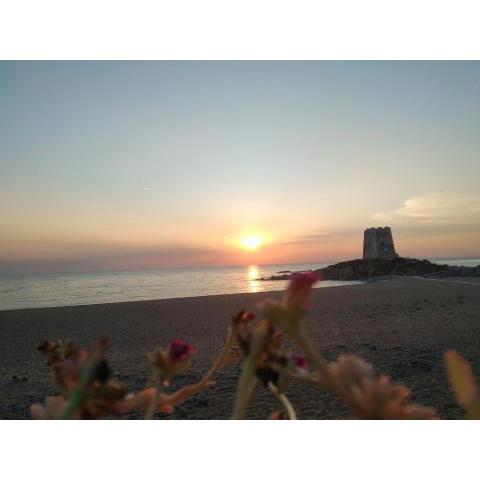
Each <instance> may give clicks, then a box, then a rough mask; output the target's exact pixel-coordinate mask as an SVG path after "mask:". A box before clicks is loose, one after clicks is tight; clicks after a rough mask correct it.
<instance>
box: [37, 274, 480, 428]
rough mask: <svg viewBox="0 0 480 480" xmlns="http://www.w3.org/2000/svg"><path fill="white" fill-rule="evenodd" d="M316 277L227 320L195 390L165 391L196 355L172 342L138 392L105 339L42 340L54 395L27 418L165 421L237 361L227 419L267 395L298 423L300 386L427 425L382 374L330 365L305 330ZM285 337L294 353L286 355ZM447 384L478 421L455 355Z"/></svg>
mask: <svg viewBox="0 0 480 480" xmlns="http://www.w3.org/2000/svg"><path fill="white" fill-rule="evenodd" d="M318 280H319V278H318V277H317V276H316V275H315V274H314V273H312V272H307V273H302V274H296V275H294V276H292V279H291V282H290V284H289V286H288V288H287V290H286V291H285V294H284V296H283V298H282V299H281V300H280V301H268V302H265V303H264V304H263V305H261V312H262V315H261V317H260V318H257V317H256V316H255V315H254V314H253V313H250V312H246V311H245V310H242V311H240V312H239V313H238V314H237V315H235V316H233V317H232V319H231V321H230V325H229V328H228V332H227V336H226V338H225V341H224V345H223V347H222V349H221V351H220V353H219V354H218V356H217V358H216V359H215V361H214V362H213V365H212V367H211V368H210V370H208V372H207V373H206V374H205V376H204V377H203V378H202V379H201V380H200V381H199V382H198V383H195V384H191V385H186V386H184V387H182V388H180V389H178V390H176V391H173V392H171V391H169V388H170V386H171V383H172V382H171V381H172V378H173V377H175V376H176V375H179V374H182V373H183V372H184V371H185V370H186V369H187V368H188V367H189V366H190V363H191V360H192V357H193V355H194V353H195V352H196V350H195V348H194V347H193V346H191V345H189V344H187V343H185V342H183V341H181V340H178V339H173V340H172V341H171V342H170V344H169V345H168V346H167V347H166V348H156V349H155V350H153V351H152V352H150V353H148V354H147V358H148V360H149V362H150V365H151V370H152V375H151V379H150V386H148V387H146V388H145V389H143V390H141V391H139V392H136V393H127V389H126V388H125V386H123V385H122V384H121V383H120V382H118V381H117V380H115V379H113V378H111V373H110V368H109V366H108V363H107V360H106V357H105V353H106V347H107V341H106V339H101V340H100V341H99V342H97V343H96V344H94V345H93V346H92V347H91V348H90V349H89V350H80V349H79V348H78V347H77V345H76V344H75V343H73V342H72V341H67V342H62V341H47V342H44V343H43V344H42V345H41V346H40V347H39V350H40V352H41V353H43V354H44V355H45V356H46V357H47V363H48V364H49V365H50V366H51V367H52V369H53V373H54V379H55V384H56V386H57V388H58V390H59V395H57V396H54V397H48V398H47V399H46V401H45V403H44V404H43V405H40V404H35V405H32V407H31V413H32V416H33V418H39V419H59V418H63V419H67V418H72V419H77V418H78V419H84V418H101V417H105V416H118V415H123V414H125V413H127V412H130V411H132V410H140V411H143V412H145V418H147V419H150V418H153V416H154V415H155V414H156V413H157V412H161V413H164V414H170V413H172V412H173V410H174V408H175V406H177V405H179V404H181V403H183V402H185V401H186V400H187V399H188V398H190V397H191V396H193V395H195V394H197V393H199V392H201V391H203V390H205V389H207V388H209V387H211V386H212V385H213V384H214V382H213V380H212V378H213V376H214V374H215V373H216V372H217V371H218V370H220V369H221V368H223V367H224V366H225V365H228V364H230V363H232V362H235V361H238V360H241V372H240V377H239V380H238V386H237V393H236V397H235V403H234V409H233V418H234V419H243V418H246V416H247V412H248V408H249V407H250V405H251V404H252V402H253V400H254V396H255V393H256V391H257V390H258V389H259V388H262V387H263V388H265V389H266V391H268V392H269V393H270V394H271V395H273V397H275V399H276V400H277V401H278V403H279V405H280V407H281V410H276V411H274V412H272V414H271V416H270V418H272V419H291V420H294V419H296V418H297V416H298V415H297V412H296V411H295V408H294V406H293V405H292V403H291V402H290V400H289V398H288V397H287V395H286V393H285V392H286V388H287V386H288V384H289V382H290V380H292V379H295V380H299V381H305V382H307V383H309V384H311V385H314V386H315V387H317V388H320V389H323V390H329V391H332V392H334V393H335V394H336V395H337V396H338V397H339V398H340V399H341V400H342V401H343V402H344V403H345V404H346V405H347V406H348V407H349V408H350V410H351V411H352V413H353V416H354V417H355V418H360V419H433V418H437V417H436V414H435V411H434V410H433V409H431V408H428V407H423V406H421V405H416V404H413V403H411V401H410V390H409V389H408V388H407V387H405V386H403V385H398V384H395V383H393V381H392V380H391V378H390V377H388V376H386V375H381V376H377V375H376V374H375V371H374V369H373V367H372V366H371V365H370V364H369V363H367V362H366V361H365V360H363V359H361V358H359V357H357V356H355V355H340V356H339V357H338V359H337V360H336V361H335V362H328V361H327V360H326V359H325V357H324V356H323V355H322V353H321V351H320V350H319V349H318V348H317V347H316V346H315V345H314V343H313V341H312V339H311V338H310V337H309V336H308V335H307V333H306V331H305V318H306V316H307V314H308V313H309V311H310V308H311V305H310V295H311V290H312V287H313V285H314V284H315V282H316V281H318ZM284 336H286V337H288V338H289V339H290V341H293V343H294V344H296V346H297V347H298V349H299V350H300V352H292V351H289V350H285V349H284V347H283V345H284ZM445 360H446V364H447V369H448V373H449V378H450V381H451V383H452V386H453V388H454V391H455V393H456V396H457V399H458V401H459V403H460V404H461V405H462V406H463V407H464V408H465V410H466V411H467V416H468V418H480V396H479V394H478V391H477V388H476V386H475V381H474V376H473V373H472V371H471V368H470V366H469V364H468V362H466V360H464V359H462V358H461V357H460V356H459V355H458V354H456V353H455V352H448V353H447V354H446V356H445Z"/></svg>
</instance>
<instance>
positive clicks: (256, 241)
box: [240, 235, 263, 250]
mask: <svg viewBox="0 0 480 480" xmlns="http://www.w3.org/2000/svg"><path fill="white" fill-rule="evenodd" d="M262 244H263V240H262V239H261V238H260V237H259V236H257V235H251V236H249V237H244V238H241V239H240V245H241V246H242V247H243V248H245V249H246V250H256V249H257V248H258V247H260V246H261V245H262Z"/></svg>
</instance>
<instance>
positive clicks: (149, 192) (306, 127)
mask: <svg viewBox="0 0 480 480" xmlns="http://www.w3.org/2000/svg"><path fill="white" fill-rule="evenodd" d="M479 132H480V64H479V63H478V62H15V63H14V62H0V201H1V204H2V210H1V212H0V229H1V231H2V239H1V240H0V247H1V248H2V253H0V270H1V269H4V270H13V271H15V270H49V269H54V270H55V269H61V270H68V269H78V268H80V266H81V265H88V268H135V267H139V268H142V267H144V266H149V265H152V266H162V265H163V264H165V265H168V266H172V265H177V264H178V265H190V264H194V265H196V264H212V263H218V264H222V263H239V262H244V261H248V259H245V257H244V256H242V257H238V255H237V256H236V254H235V251H234V249H233V247H232V245H231V239H233V238H235V236H238V235H241V234H242V232H244V231H245V232H246V231H259V232H261V233H262V234H265V235H266V236H268V237H269V242H268V243H269V244H270V245H269V246H268V248H267V247H266V248H264V249H263V253H262V255H261V256H258V255H259V254H257V257H256V258H254V260H256V261H260V262H263V263H269V262H276V261H289V260H291V261H298V260H305V261H307V260H313V261H317V260H318V261H320V260H329V259H336V258H342V257H344V256H358V254H359V252H360V250H361V245H358V243H359V241H358V239H359V238H360V237H361V232H362V229H363V228H364V227H367V226H370V225H375V224H382V222H383V223H389V224H391V225H392V227H393V228H394V232H396V233H397V236H398V238H399V240H401V241H402V242H403V246H404V251H405V252H406V253H408V254H409V255H412V256H413V255H415V256H416V255H418V256H421V255H423V256H427V255H428V254H429V253H431V254H432V255H440V256H444V255H477V254H479V253H480V251H479V250H478V249H477V247H476V245H478V240H479V232H480V225H479V223H480V207H479V206H480V201H479V196H478V195H479V194H478V181H479V179H480V159H479V152H480V135H479ZM409 201H410V204H408V202H409ZM405 202H407V205H405ZM412 202H413V203H412ZM412 205H413V207H412ZM412 208H413V210H412ZM419 238H420V239H425V238H427V240H422V242H423V243H421V240H419ZM294 245H296V247H294ZM298 245H301V248H300V247H298ZM427 245H431V246H432V247H431V248H430V247H427ZM429 248H430V250H429ZM399 250H401V249H400V248H399ZM112 252H116V253H114V254H112ZM430 256H431V255H430ZM165 258H166V259H168V261H166V260H162V259H165Z"/></svg>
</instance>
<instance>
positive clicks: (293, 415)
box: [268, 382, 297, 420]
mask: <svg viewBox="0 0 480 480" xmlns="http://www.w3.org/2000/svg"><path fill="white" fill-rule="evenodd" d="M268 389H269V390H270V392H272V393H273V394H274V395H275V396H276V397H277V398H278V400H279V401H280V403H281V404H282V406H283V408H284V409H285V411H286V412H287V415H288V419H289V420H297V414H296V413H295V409H294V408H293V405H292V404H291V403H290V400H289V399H288V397H287V396H286V395H285V394H283V393H280V392H279V391H278V388H277V387H276V386H275V385H274V384H273V383H272V382H268Z"/></svg>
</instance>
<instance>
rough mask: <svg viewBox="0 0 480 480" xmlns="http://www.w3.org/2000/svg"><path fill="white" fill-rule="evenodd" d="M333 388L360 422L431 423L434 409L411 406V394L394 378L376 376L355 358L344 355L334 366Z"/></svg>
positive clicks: (332, 374)
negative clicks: (415, 421) (418, 421)
mask: <svg viewBox="0 0 480 480" xmlns="http://www.w3.org/2000/svg"><path fill="white" fill-rule="evenodd" d="M330 379H331V381H332V382H333V388H334V389H335V390H336V392H337V394H338V395H339V396H340V397H341V398H342V399H343V401H344V402H345V403H346V404H347V405H348V406H349V407H350V408H351V409H352V411H353V413H354V415H355V417H357V418H360V419H370V420H375V419H378V420H380V419H383V420H430V419H434V418H436V415H435V411H434V410H433V409H431V408H427V407H423V406H421V405H415V404H412V403H410V390H409V389H408V388H407V387H405V386H403V385H397V384H394V383H393V382H392V380H391V379H390V377H388V376H386V375H382V376H381V377H378V378H377V377H376V376H375V371H374V370H373V367H372V366H371V365H370V364H369V363H367V362H365V361H364V360H362V359H361V358H359V357H357V356H355V355H341V356H340V357H339V358H338V360H337V361H336V362H335V363H333V364H332V365H331V366H330Z"/></svg>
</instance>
